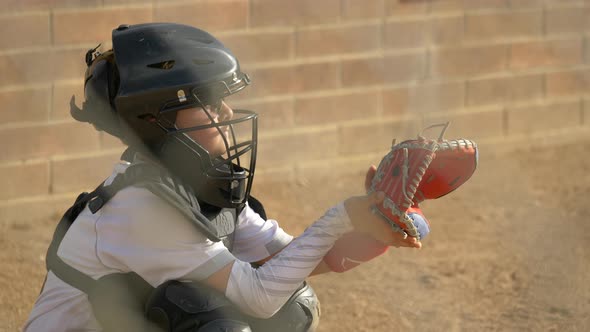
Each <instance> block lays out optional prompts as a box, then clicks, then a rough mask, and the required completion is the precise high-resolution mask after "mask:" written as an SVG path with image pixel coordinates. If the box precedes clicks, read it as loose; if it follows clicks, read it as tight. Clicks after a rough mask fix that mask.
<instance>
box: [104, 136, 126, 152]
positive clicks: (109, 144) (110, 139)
mask: <svg viewBox="0 0 590 332" xmlns="http://www.w3.org/2000/svg"><path fill="white" fill-rule="evenodd" d="M98 135H99V141H100V148H101V149H102V150H113V149H120V151H121V153H122V152H123V151H124V150H125V149H126V148H127V146H126V145H125V144H123V142H122V141H121V140H120V139H119V138H118V137H115V136H113V135H111V134H109V133H105V132H104V131H101V132H98Z"/></svg>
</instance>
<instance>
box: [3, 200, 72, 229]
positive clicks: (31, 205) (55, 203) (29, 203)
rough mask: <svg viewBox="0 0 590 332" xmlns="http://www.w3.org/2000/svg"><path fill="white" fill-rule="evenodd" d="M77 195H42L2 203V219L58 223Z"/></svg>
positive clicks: (6, 220)
mask: <svg viewBox="0 0 590 332" xmlns="http://www.w3.org/2000/svg"><path fill="white" fill-rule="evenodd" d="M75 199H76V196H74V195H72V196H67V197H62V196H58V197H55V196H41V197H36V198H35V199H33V200H23V201H14V202H10V203H8V204H1V205H0V220H2V221H3V222H5V223H6V222H15V223H19V222H27V223H31V222H35V221H41V222H47V221H48V220H52V221H54V222H56V223H57V221H59V219H60V218H61V216H62V215H63V213H64V212H65V211H66V209H68V208H69V207H70V206H71V205H72V204H73V203H74V200H75Z"/></svg>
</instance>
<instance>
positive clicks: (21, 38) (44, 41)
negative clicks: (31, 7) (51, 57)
mask: <svg viewBox="0 0 590 332" xmlns="http://www.w3.org/2000/svg"><path fill="white" fill-rule="evenodd" d="M0 31H2V35H0V50H6V49H13V48H21V47H29V46H46V45H49V44H50V43H51V38H50V37H51V36H50V34H49V31H50V29H49V13H32V14H22V15H17V16H6V17H0Z"/></svg>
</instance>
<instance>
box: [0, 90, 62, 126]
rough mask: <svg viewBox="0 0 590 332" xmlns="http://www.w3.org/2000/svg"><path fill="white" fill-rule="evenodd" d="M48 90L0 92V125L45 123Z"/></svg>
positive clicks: (47, 110) (47, 108)
mask: <svg viewBox="0 0 590 332" xmlns="http://www.w3.org/2000/svg"><path fill="white" fill-rule="evenodd" d="M50 93H51V90H50V89H49V88H30V89H24V90H7V91H3V92H0V105H2V109H3V110H6V111H3V112H2V117H0V124H6V123H18V122H42V121H47V119H48V115H49V97H50Z"/></svg>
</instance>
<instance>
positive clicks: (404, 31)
mask: <svg viewBox="0 0 590 332" xmlns="http://www.w3.org/2000/svg"><path fill="white" fill-rule="evenodd" d="M430 31H431V30H430V27H429V21H428V20H426V19H424V18H419V19H412V20H401V21H394V22H387V23H385V26H384V29H383V48H385V49H388V48H394V49H400V48H410V47H423V46H427V45H428V44H429V42H430Z"/></svg>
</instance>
